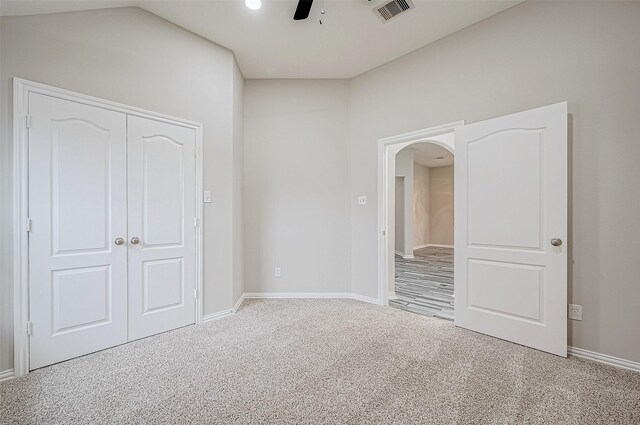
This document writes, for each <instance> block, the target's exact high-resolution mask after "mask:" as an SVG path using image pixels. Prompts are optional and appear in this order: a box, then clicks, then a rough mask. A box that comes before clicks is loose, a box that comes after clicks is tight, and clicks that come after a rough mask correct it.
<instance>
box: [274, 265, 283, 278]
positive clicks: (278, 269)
mask: <svg viewBox="0 0 640 425" xmlns="http://www.w3.org/2000/svg"><path fill="white" fill-rule="evenodd" d="M273 275H274V276H275V277H282V269H280V267H276V269H275V271H274V273H273Z"/></svg>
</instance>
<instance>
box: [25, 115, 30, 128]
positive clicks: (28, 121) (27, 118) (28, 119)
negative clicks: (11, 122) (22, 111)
mask: <svg viewBox="0 0 640 425" xmlns="http://www.w3.org/2000/svg"><path fill="white" fill-rule="evenodd" d="M24 118H25V119H24V125H25V126H26V127H27V128H31V115H27V116H26V117H24Z"/></svg>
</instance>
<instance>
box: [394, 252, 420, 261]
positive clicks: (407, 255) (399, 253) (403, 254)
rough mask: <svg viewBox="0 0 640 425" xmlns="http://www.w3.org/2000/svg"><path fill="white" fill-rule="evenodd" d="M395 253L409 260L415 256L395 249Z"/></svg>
mask: <svg viewBox="0 0 640 425" xmlns="http://www.w3.org/2000/svg"><path fill="white" fill-rule="evenodd" d="M396 255H399V256H401V257H402V258H404V259H405V260H411V259H413V258H416V257H414V256H413V254H411V255H410V254H405V253H402V252H400V251H396Z"/></svg>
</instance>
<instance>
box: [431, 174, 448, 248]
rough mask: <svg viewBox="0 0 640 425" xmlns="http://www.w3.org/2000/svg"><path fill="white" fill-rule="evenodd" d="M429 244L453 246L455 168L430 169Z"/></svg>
mask: <svg viewBox="0 0 640 425" xmlns="http://www.w3.org/2000/svg"><path fill="white" fill-rule="evenodd" d="M429 177H430V179H429V243H431V244H435V245H453V166H452V165H450V166H448V167H433V168H429Z"/></svg>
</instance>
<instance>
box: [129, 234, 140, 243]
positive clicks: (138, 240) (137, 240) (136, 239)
mask: <svg viewBox="0 0 640 425" xmlns="http://www.w3.org/2000/svg"><path fill="white" fill-rule="evenodd" d="M131 243H132V244H133V245H138V244H139V243H140V238H138V237H137V236H134V237H132V238H131Z"/></svg>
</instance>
